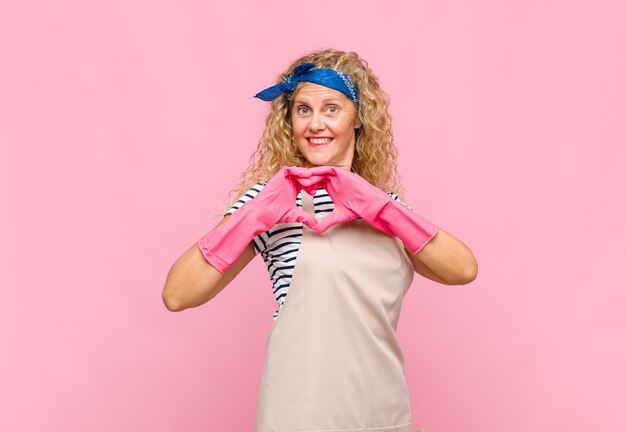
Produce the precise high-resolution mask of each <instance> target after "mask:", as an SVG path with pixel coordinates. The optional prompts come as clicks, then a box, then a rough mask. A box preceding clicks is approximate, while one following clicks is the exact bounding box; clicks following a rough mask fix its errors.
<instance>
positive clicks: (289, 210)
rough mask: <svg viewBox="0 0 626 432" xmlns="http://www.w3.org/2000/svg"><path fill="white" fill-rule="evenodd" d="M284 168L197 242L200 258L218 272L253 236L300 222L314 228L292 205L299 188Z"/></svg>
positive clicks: (226, 266)
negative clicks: (283, 225)
mask: <svg viewBox="0 0 626 432" xmlns="http://www.w3.org/2000/svg"><path fill="white" fill-rule="evenodd" d="M287 168H288V167H283V168H282V169H281V170H280V171H278V172H277V173H276V174H275V175H274V177H272V179H271V180H270V181H269V182H268V183H267V184H266V185H265V187H264V188H263V189H261V191H260V192H259V193H258V194H257V195H256V196H255V197H254V198H253V199H251V200H249V201H246V202H245V203H244V204H243V205H242V206H241V207H240V208H239V209H237V211H235V212H234V213H233V214H231V215H230V217H229V218H228V220H227V221H226V222H225V223H224V224H222V225H219V226H217V227H216V228H215V229H213V230H212V231H210V232H209V233H208V234H206V235H205V236H204V237H203V238H202V239H200V241H199V242H198V247H199V248H200V251H201V252H202V255H203V256H204V258H205V259H206V260H207V261H208V262H209V263H210V264H211V265H213V267H215V268H216V269H217V270H218V271H220V272H221V273H224V272H225V271H226V270H228V269H229V268H230V267H231V266H232V265H233V264H234V262H235V261H236V260H237V259H238V258H239V257H240V256H241V254H242V253H243V251H244V250H245V249H246V247H247V246H248V245H249V244H250V242H251V241H252V239H253V238H254V237H255V236H256V235H258V234H260V233H262V232H265V231H267V230H269V229H270V228H272V227H273V226H274V225H276V224H278V223H288V222H302V223H305V224H306V225H307V226H309V227H310V228H312V229H315V230H316V229H317V220H316V219H315V218H314V217H313V216H312V215H310V214H308V213H307V212H305V211H304V210H303V209H301V208H299V207H297V206H296V197H297V196H298V192H300V190H301V189H302V185H300V184H299V183H298V182H297V181H296V179H295V178H294V177H292V176H289V177H288V176H286V170H287Z"/></svg>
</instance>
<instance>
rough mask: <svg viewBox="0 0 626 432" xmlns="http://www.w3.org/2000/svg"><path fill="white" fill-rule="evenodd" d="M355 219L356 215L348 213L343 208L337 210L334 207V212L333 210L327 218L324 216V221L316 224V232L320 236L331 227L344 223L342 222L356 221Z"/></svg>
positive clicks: (351, 212)
mask: <svg viewBox="0 0 626 432" xmlns="http://www.w3.org/2000/svg"><path fill="white" fill-rule="evenodd" d="M345 210H347V211H345ZM357 217H358V215H357V214H356V213H354V212H353V211H350V210H348V209H345V208H344V209H337V208H336V207H335V210H333V211H332V212H331V213H330V214H329V215H328V216H326V217H325V218H324V219H322V220H321V221H320V222H318V224H317V232H318V233H320V234H321V233H323V232H324V231H326V230H327V229H328V228H330V227H331V226H333V225H336V224H339V223H344V222H349V221H351V220H354V219H356V218H357Z"/></svg>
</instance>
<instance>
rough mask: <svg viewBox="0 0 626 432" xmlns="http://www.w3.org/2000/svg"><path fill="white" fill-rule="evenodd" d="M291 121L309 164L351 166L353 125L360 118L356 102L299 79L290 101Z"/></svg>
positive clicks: (334, 91)
mask: <svg viewBox="0 0 626 432" xmlns="http://www.w3.org/2000/svg"><path fill="white" fill-rule="evenodd" d="M291 125H292V127H293V134H294V138H295V140H296V143H297V145H298V148H299V149H300V151H301V152H302V154H303V155H304V157H305V158H306V160H307V161H308V162H309V167H311V166H321V165H328V166H336V167H341V168H344V169H346V170H348V171H349V170H350V169H351V167H352V159H353V158H354V146H355V143H356V135H355V129H356V128H358V127H360V126H361V122H360V121H359V118H358V115H357V110H356V106H355V105H354V103H353V102H352V100H351V99H349V98H348V97H347V96H346V95H344V94H343V93H341V92H339V91H337V90H333V89H331V88H328V87H324V86H321V85H318V84H314V83H309V82H303V83H300V85H299V86H298V89H297V90H296V92H295V93H294V97H293V100H292V104H291Z"/></svg>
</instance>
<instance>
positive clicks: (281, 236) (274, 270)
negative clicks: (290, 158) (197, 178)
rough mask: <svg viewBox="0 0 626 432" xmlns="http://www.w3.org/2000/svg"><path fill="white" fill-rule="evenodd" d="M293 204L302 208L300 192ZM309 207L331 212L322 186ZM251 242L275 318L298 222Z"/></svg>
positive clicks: (254, 190)
mask: <svg viewBox="0 0 626 432" xmlns="http://www.w3.org/2000/svg"><path fill="white" fill-rule="evenodd" d="M264 186H265V183H262V182H261V183H257V184H256V185H254V186H253V187H251V188H250V189H248V191H247V192H246V193H245V194H244V195H243V196H242V197H240V198H239V200H237V202H235V203H234V204H233V206H232V207H231V208H230V209H229V210H228V211H227V212H226V213H225V214H224V216H226V215H229V214H232V213H233V212H235V211H236V210H237V209H239V208H240V207H241V206H242V205H243V204H244V203H245V202H246V201H249V200H251V199H254V197H255V196H256V195H257V194H258V193H259V192H260V191H261V190H262V189H263V187H264ZM387 195H389V196H390V197H391V198H393V199H394V200H396V201H400V202H401V203H402V204H403V205H405V206H406V207H408V208H409V209H411V210H413V209H412V208H411V207H409V206H408V205H407V204H406V203H404V202H402V201H401V200H400V198H399V197H398V195H396V194H395V193H392V192H387ZM296 205H297V206H298V207H302V192H300V193H299V194H298V196H297V198H296ZM313 208H314V210H315V215H316V216H317V215H320V216H324V215H326V214H328V213H330V212H332V211H333V209H334V208H335V205H334V204H333V201H332V199H331V198H330V196H329V195H328V192H326V190H325V189H323V188H320V189H318V190H317V192H316V193H315V195H314V196H313ZM253 242H254V249H255V252H256V253H257V254H259V253H260V254H261V257H263V261H264V262H265V265H266V266H267V271H268V273H269V277H270V281H271V282H272V292H273V293H274V298H275V299H276V302H277V303H278V308H277V309H276V311H275V312H274V315H273V316H272V318H273V319H274V320H275V319H276V318H277V317H278V314H279V313H280V309H281V308H282V307H283V304H284V302H285V298H286V296H287V292H288V290H289V285H290V284H291V278H292V276H293V272H294V269H295V265H296V258H297V256H298V250H299V248H300V244H301V243H302V224H301V223H299V222H293V223H279V224H276V225H274V226H273V227H272V228H271V229H270V230H269V231H266V232H263V233H261V234H259V235H257V236H256V237H255V238H254V239H253Z"/></svg>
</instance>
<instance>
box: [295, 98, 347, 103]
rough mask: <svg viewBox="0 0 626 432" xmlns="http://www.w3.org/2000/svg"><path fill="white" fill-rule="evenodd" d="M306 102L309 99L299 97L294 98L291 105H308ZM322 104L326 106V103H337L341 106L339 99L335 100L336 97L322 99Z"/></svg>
mask: <svg viewBox="0 0 626 432" xmlns="http://www.w3.org/2000/svg"><path fill="white" fill-rule="evenodd" d="M308 102H309V99H308V98H301V96H298V97H296V98H295V99H294V101H293V103H308ZM322 102H323V103H325V104H326V103H328V102H335V103H338V104H341V103H342V102H341V100H340V99H337V98H336V97H328V98H324V99H323V100H322Z"/></svg>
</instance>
